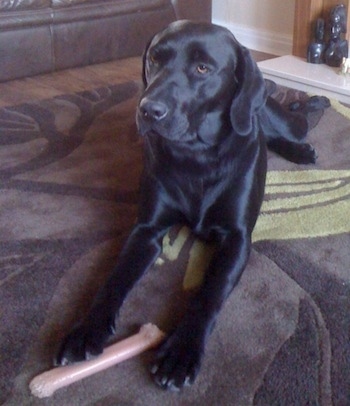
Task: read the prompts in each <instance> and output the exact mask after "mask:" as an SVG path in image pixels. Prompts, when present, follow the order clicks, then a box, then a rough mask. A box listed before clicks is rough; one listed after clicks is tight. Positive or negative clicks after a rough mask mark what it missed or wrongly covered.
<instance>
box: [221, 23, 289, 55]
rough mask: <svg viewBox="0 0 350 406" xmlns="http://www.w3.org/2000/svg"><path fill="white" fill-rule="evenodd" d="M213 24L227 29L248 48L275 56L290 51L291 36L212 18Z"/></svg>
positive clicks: (286, 53)
mask: <svg viewBox="0 0 350 406" xmlns="http://www.w3.org/2000/svg"><path fill="white" fill-rule="evenodd" d="M213 23H214V24H218V25H222V26H224V27H226V28H227V29H229V30H230V31H231V32H232V33H233V35H234V36H235V37H236V38H237V40H238V41H239V42H240V43H241V44H242V45H244V46H245V47H247V48H249V49H253V50H255V51H260V52H266V53H268V54H273V55H276V56H281V55H288V54H291V53H292V47H293V36H292V35H286V34H281V33H276V32H272V31H266V30H259V29H256V28H252V27H248V26H246V25H242V24H236V23H228V22H227V21H220V20H215V19H214V20H213Z"/></svg>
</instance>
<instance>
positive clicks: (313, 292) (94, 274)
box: [0, 82, 350, 406]
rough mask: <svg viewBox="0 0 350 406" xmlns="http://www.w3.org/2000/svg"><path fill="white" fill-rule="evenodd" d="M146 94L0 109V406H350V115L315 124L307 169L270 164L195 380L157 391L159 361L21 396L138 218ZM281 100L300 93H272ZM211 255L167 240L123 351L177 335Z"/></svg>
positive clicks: (135, 306)
mask: <svg viewBox="0 0 350 406" xmlns="http://www.w3.org/2000/svg"><path fill="white" fill-rule="evenodd" d="M139 86H140V84H139V83H135V82H128V83H125V84H122V85H116V86H110V87H105V88H101V89H96V90H95V91H92V92H82V93H78V94H68V95H64V96H59V97H56V98H53V99H50V100H45V101H40V102H33V103H28V104H23V105H19V106H11V107H7V108H3V109H1V110H0V207H1V212H0V239H1V244H0V264H1V267H0V275H1V279H0V357H1V358H0V403H1V404H5V405H55V406H57V405H58V406H60V405H62V406H70V405H96V406H97V405H98V406H102V405H103V406H109V405H110V406H112V405H113V406H115V405H123V406H124V405H125V406H126V405H153V406H158V405H162V406H163V405H201V406H202V405H234V406H241V405H242V406H247V405H261V406H262V405H264V406H265V405H266V406H267V405H276V406H277V405H278V406H283V405H286V406H287V405H325V406H329V405H331V404H333V405H336V406H345V405H348V404H350V338H349V335H350V269H349V264H350V250H349V247H350V236H349V233H350V220H349V219H350V109H349V108H348V107H346V106H344V105H341V104H339V103H337V102H335V101H334V102H332V106H331V107H330V108H328V109H326V110H325V111H320V112H317V113H315V115H314V116H313V117H312V118H311V122H310V126H311V131H310V136H309V139H310V141H311V142H312V144H313V145H314V146H315V147H316V149H317V151H318V155H319V158H318V161H317V164H316V165H314V166H297V165H295V164H291V163H289V162H286V161H284V160H283V159H281V158H279V157H277V156H275V155H273V154H269V173H268V185H267V189H266V198H265V202H264V205H263V209H262V214H261V216H260V218H259V221H258V224H257V227H256V230H255V233H254V241H255V242H254V249H253V252H252V255H251V258H250V261H249V265H248V267H247V269H246V271H245V273H244V275H243V277H242V279H241V282H240V283H239V285H238V286H237V288H236V289H235V291H234V293H233V294H232V295H231V296H230V298H229V300H228V302H227V304H226V306H225V307H224V309H223V311H222V313H221V314H220V317H219V320H218V323H217V327H216V329H215V331H214V333H213V335H212V337H211V339H210V341H209V345H208V347H207V351H206V356H205V360H204V363H203V367H202V370H201V373H200V375H199V377H198V379H197V381H196V383H195V385H194V386H193V387H192V388H187V389H185V390H184V391H183V392H181V393H180V394H177V393H167V392H163V391H162V390H160V389H158V388H157V387H156V386H155V385H154V384H153V383H152V381H151V379H150V377H149V374H148V371H147V364H148V362H149V360H150V357H152V352H148V353H145V354H143V355H141V356H139V357H136V358H134V359H132V360H129V361H126V362H125V363H123V364H121V365H119V366H116V367H113V368H111V369H109V370H106V371H104V372H101V373H99V374H97V375H95V376H93V377H90V378H86V379H85V380H83V381H80V382H78V383H76V384H73V385H71V386H69V387H67V388H65V389H61V390H59V391H57V392H56V393H55V394H54V395H53V397H52V398H48V399H45V400H39V399H37V398H34V397H32V396H31V395H30V392H29V389H28V383H29V382H30V380H31V379H32V378H33V377H34V376H35V375H37V374H38V373H41V372H43V371H45V370H47V369H49V368H51V365H52V359H53V356H54V354H55V351H56V349H57V346H58V345H59V343H60V340H61V338H62V337H63V336H64V335H65V334H66V333H67V331H68V330H69V328H70V327H71V326H72V324H73V323H74V321H75V320H77V318H79V317H81V316H82V315H84V313H85V312H86V310H87V308H88V306H89V303H90V301H91V298H92V297H93V295H94V293H95V292H96V290H97V288H98V286H99V284H101V283H102V282H103V280H104V279H105V278H106V275H107V274H108V271H109V269H110V268H111V267H112V266H113V264H114V263H115V260H116V257H117V255H118V252H119V250H120V248H121V245H122V243H123V241H124V240H125V238H126V236H127V235H128V232H129V230H130V228H131V227H132V224H133V222H134V220H135V215H136V202H137V189H138V177H139V174H140V170H141V149H142V144H141V140H140V139H139V137H138V136H137V133H136V128H135V124H134V115H135V104H136V100H137V95H138V91H139ZM274 97H276V98H277V99H278V100H280V101H281V102H282V103H285V104H288V102H289V101H291V100H295V99H299V100H301V101H303V100H304V99H305V97H306V95H305V94H304V93H302V92H298V91H294V90H290V89H285V88H278V89H277V91H276V93H275V94H274ZM210 252H211V247H206V246H203V245H202V244H201V243H199V242H198V241H195V240H194V238H193V237H192V235H191V234H190V232H189V231H188V230H187V229H185V228H174V229H173V230H171V232H170V233H169V235H167V236H166V238H165V239H164V249H163V253H162V255H161V257H160V258H159V259H158V261H157V264H156V265H155V266H154V268H153V269H152V270H151V271H150V272H149V273H148V274H147V275H146V276H145V277H144V278H143V279H142V281H141V282H140V283H139V284H138V285H137V287H136V289H135V290H134V291H133V292H132V293H131V295H130V296H129V298H128V299H127V301H126V302H125V305H124V307H123V309H122V312H121V315H120V319H119V321H118V333H117V337H116V338H117V339H120V338H123V337H125V336H127V335H130V334H132V333H134V332H135V331H136V330H138V328H139V326H140V325H141V324H144V323H146V322H149V321H151V322H154V323H156V324H158V325H159V326H160V327H161V328H162V329H163V330H165V331H168V330H169V329H171V328H172V327H173V326H174V325H175V323H176V321H177V320H178V319H179V317H181V314H182V313H183V311H184V308H185V303H186V299H187V297H188V295H189V294H190V291H191V289H192V288H193V287H194V286H196V285H197V284H198V283H200V280H201V274H202V269H203V266H204V265H205V263H206V261H207V257H208V255H210Z"/></svg>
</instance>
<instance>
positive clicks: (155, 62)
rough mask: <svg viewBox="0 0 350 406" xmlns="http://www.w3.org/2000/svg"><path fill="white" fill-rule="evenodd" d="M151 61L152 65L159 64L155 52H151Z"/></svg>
mask: <svg viewBox="0 0 350 406" xmlns="http://www.w3.org/2000/svg"><path fill="white" fill-rule="evenodd" d="M149 62H150V63H151V65H157V64H158V61H157V58H156V56H155V55H154V54H150V55H149Z"/></svg>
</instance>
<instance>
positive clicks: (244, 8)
mask: <svg viewBox="0 0 350 406" xmlns="http://www.w3.org/2000/svg"><path fill="white" fill-rule="evenodd" d="M294 7H295V0H213V22H214V23H216V24H220V25H223V26H225V27H227V28H228V29H229V30H230V31H232V32H233V34H234V35H235V36H236V38H237V39H238V40H239V41H240V42H241V43H242V44H243V45H245V46H247V47H248V48H250V49H255V50H258V51H262V52H268V53H272V54H275V55H285V54H290V53H291V51H292V43H293V22H294Z"/></svg>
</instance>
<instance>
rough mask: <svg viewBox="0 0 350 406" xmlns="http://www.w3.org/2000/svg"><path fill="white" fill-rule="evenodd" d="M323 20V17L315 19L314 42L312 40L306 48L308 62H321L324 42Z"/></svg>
mask: <svg viewBox="0 0 350 406" xmlns="http://www.w3.org/2000/svg"><path fill="white" fill-rule="evenodd" d="M324 30H325V22H324V19H323V18H319V19H317V21H316V26H315V42H312V43H311V44H310V45H309V47H308V50H307V61H308V62H310V63H323V62H324V58H323V55H324V51H325V48H326V44H325V41H324V34H325V32H324Z"/></svg>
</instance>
